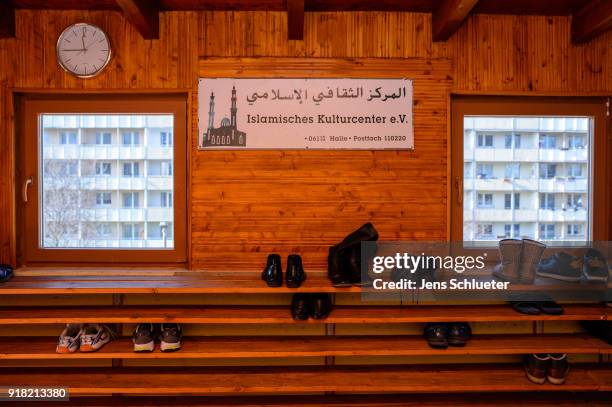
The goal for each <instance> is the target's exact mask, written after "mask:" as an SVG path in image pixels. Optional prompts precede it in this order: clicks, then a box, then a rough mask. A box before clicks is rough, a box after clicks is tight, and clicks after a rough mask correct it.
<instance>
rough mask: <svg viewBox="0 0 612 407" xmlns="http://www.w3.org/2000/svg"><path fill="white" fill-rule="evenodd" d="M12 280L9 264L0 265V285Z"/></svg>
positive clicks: (11, 270) (11, 268)
mask: <svg viewBox="0 0 612 407" xmlns="http://www.w3.org/2000/svg"><path fill="white" fill-rule="evenodd" d="M11 278H13V267H12V266H11V265H10V264H0V283H6V282H7V281H9V280H10V279H11Z"/></svg>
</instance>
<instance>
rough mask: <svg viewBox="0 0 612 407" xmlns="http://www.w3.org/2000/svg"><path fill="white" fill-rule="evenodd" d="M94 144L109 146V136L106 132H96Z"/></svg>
mask: <svg viewBox="0 0 612 407" xmlns="http://www.w3.org/2000/svg"><path fill="white" fill-rule="evenodd" d="M96 144H105V145H109V144H111V134H110V133H108V132H104V133H101V132H98V133H96Z"/></svg>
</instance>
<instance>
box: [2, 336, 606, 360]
mask: <svg viewBox="0 0 612 407" xmlns="http://www.w3.org/2000/svg"><path fill="white" fill-rule="evenodd" d="M55 341H56V339H55V338H48V337H3V338H0V360H1V359H216V358H219V359H228V358H229V359H233V358H285V357H324V356H417V355H428V356H437V355H516V354H528V353H582V354H601V353H603V354H606V353H610V349H612V346H610V345H608V344H607V343H605V342H603V341H601V340H599V339H597V338H594V337H591V336H589V335H585V334H555V335H552V334H543V335H476V336H474V337H473V338H472V339H471V340H470V341H469V342H468V344H467V345H466V346H465V347H449V348H448V349H432V348H431V347H429V346H428V345H427V342H426V341H425V340H424V339H423V338H422V337H420V336H308V337H302V336H281V337H278V336H276V337H265V336H258V337H219V336H211V337H185V338H184V340H183V348H182V349H181V350H180V351H178V352H172V353H163V352H160V351H159V346H158V347H157V350H156V351H155V352H150V353H135V352H133V351H132V341H131V338H121V339H118V340H116V341H114V342H111V343H109V344H107V345H106V346H105V347H104V348H102V349H101V350H100V351H98V352H92V353H82V352H76V353H73V354H68V355H60V354H57V353H55Z"/></svg>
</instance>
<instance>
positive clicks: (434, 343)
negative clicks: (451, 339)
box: [423, 323, 448, 349]
mask: <svg viewBox="0 0 612 407" xmlns="http://www.w3.org/2000/svg"><path fill="white" fill-rule="evenodd" d="M423 336H424V337H425V339H426V340H427V343H428V344H429V346H431V347H432V348H437V349H446V348H448V325H447V324H445V323H428V324H427V325H425V330H424V331H423Z"/></svg>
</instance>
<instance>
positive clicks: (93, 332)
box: [80, 324, 113, 352]
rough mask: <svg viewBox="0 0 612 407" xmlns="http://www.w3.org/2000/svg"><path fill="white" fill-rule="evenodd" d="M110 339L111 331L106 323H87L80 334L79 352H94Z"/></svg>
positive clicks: (111, 336)
mask: <svg viewBox="0 0 612 407" xmlns="http://www.w3.org/2000/svg"><path fill="white" fill-rule="evenodd" d="M112 339H113V333H112V331H111V330H110V328H108V327H107V326H106V325H102V324H92V325H87V326H86V327H85V329H83V334H82V335H81V347H80V349H81V352H95V351H97V350H99V349H100V348H102V347H103V346H104V345H106V344H107V343H109V342H110V341H111V340H112Z"/></svg>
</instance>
